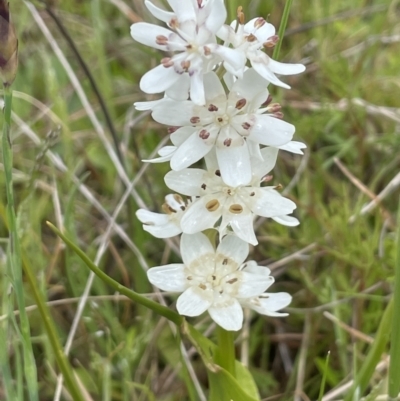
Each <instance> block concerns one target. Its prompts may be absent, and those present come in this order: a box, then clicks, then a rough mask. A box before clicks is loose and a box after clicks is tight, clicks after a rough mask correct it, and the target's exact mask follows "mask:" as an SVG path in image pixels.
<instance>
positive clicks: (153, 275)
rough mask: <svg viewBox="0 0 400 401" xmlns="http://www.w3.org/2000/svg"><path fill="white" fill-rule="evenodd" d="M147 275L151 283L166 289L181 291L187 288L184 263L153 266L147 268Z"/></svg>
mask: <svg viewBox="0 0 400 401" xmlns="http://www.w3.org/2000/svg"><path fill="white" fill-rule="evenodd" d="M147 277H148V278H149V281H150V283H151V284H153V285H155V286H156V287H158V288H160V289H161V290H164V291H174V292H175V291H176V292H181V291H184V290H185V289H186V279H185V275H184V265H183V264H171V265H166V266H158V267H153V268H152V269H149V270H147Z"/></svg>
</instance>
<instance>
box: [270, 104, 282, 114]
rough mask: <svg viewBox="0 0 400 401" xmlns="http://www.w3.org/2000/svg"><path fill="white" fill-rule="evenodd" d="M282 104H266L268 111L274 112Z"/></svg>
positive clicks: (279, 109) (280, 107)
mask: <svg viewBox="0 0 400 401" xmlns="http://www.w3.org/2000/svg"><path fill="white" fill-rule="evenodd" d="M281 110H282V106H281V105H280V104H279V103H272V104H270V105H269V106H268V111H269V112H270V113H276V112H277V111H281Z"/></svg>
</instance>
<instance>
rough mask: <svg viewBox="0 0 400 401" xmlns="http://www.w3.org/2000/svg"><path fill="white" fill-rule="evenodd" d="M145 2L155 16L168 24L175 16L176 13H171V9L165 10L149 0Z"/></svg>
mask: <svg viewBox="0 0 400 401" xmlns="http://www.w3.org/2000/svg"><path fill="white" fill-rule="evenodd" d="M144 4H145V5H146V7H147V9H148V10H149V11H150V12H151V14H152V15H153V16H154V17H156V18H157V19H159V20H160V21H163V22H165V23H166V24H168V23H169V22H170V21H171V19H172V18H174V17H175V14H174V13H171V12H170V11H165V10H162V9H161V8H158V7H156V6H155V5H154V4H153V3H152V2H151V1H149V0H146V1H145V2H144Z"/></svg>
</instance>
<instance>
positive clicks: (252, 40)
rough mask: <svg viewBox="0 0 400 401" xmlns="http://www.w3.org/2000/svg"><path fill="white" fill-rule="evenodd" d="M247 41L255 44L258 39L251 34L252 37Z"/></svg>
mask: <svg viewBox="0 0 400 401" xmlns="http://www.w3.org/2000/svg"><path fill="white" fill-rule="evenodd" d="M246 40H247V41H248V42H250V43H252V42H255V41H256V40H257V38H256V37H255V36H254V35H253V34H252V33H251V34H250V35H248V36H246Z"/></svg>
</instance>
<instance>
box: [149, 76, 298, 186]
mask: <svg viewBox="0 0 400 401" xmlns="http://www.w3.org/2000/svg"><path fill="white" fill-rule="evenodd" d="M260 82H261V83H265V82H266V81H264V80H263V79H261V80H260V77H259V75H258V74H257V73H256V72H255V71H254V70H253V69H249V70H247V71H246V72H245V74H244V77H243V79H238V80H236V82H235V83H234V84H233V86H232V88H231V90H230V92H229V94H228V96H227V95H226V94H225V91H224V88H223V86H222V84H221V82H220V80H219V78H218V77H217V75H216V74H215V73H214V72H210V73H208V74H206V75H205V76H204V86H205V90H206V92H205V93H206V104H205V106H198V105H195V104H194V103H193V102H191V101H174V100H171V99H165V100H163V102H160V103H158V104H157V106H156V107H155V108H154V109H153V113H152V116H153V118H154V119H155V120H156V121H157V122H160V123H162V124H167V125H170V126H174V127H181V128H179V129H177V130H176V131H175V132H174V133H173V134H172V135H171V141H172V143H173V144H174V145H175V146H177V148H178V149H177V150H176V151H175V152H173V154H172V153H170V155H171V168H172V169H173V170H177V171H179V170H182V169H184V168H186V167H188V166H190V165H192V164H193V163H195V162H196V161H198V160H200V159H201V158H202V157H204V156H205V155H206V154H207V153H208V152H210V150H211V149H213V148H214V147H215V148H216V153H217V159H218V164H219V168H220V171H221V174H222V178H223V179H224V181H225V182H226V184H228V185H230V186H234V187H235V186H238V185H246V184H248V183H249V182H250V181H251V178H252V175H251V163H250V160H251V156H252V152H257V153H259V150H258V149H254V150H253V151H252V152H250V150H249V147H253V148H254V147H256V148H259V145H260V144H261V145H266V146H273V147H279V146H282V145H285V144H287V143H289V142H290V141H291V139H292V137H293V134H294V132H295V128H294V126H293V125H291V124H289V123H287V122H285V121H282V120H281V119H279V118H276V113H277V112H279V111H280V106H279V105H278V104H268V105H267V106H266V107H265V105H264V103H265V102H266V101H270V96H269V92H268V90H267V88H266V85H260ZM265 112H267V113H269V114H263V113H265ZM164 160H165V159H164ZM159 161H161V160H159Z"/></svg>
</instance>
